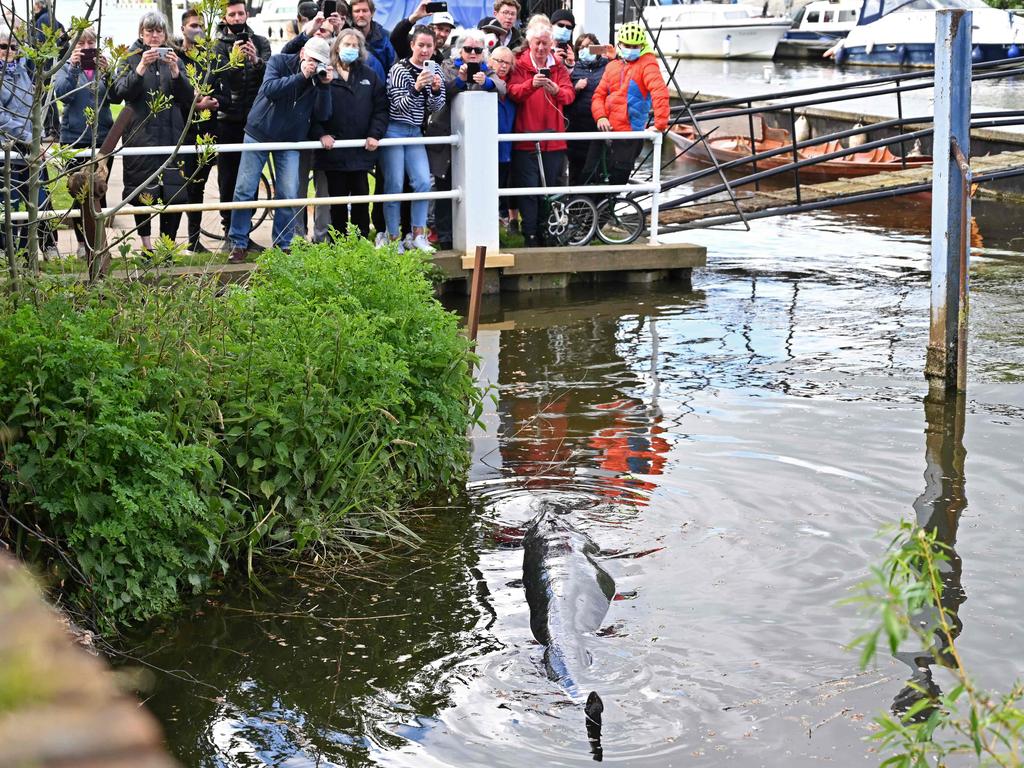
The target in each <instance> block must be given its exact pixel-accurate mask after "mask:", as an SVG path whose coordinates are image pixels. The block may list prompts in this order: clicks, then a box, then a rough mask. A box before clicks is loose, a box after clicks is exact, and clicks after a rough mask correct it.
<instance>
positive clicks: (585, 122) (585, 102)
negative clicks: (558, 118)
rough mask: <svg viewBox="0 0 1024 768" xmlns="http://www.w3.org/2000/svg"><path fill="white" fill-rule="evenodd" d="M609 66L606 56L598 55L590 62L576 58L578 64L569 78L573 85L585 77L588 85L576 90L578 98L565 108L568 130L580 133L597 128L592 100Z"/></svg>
mask: <svg viewBox="0 0 1024 768" xmlns="http://www.w3.org/2000/svg"><path fill="white" fill-rule="evenodd" d="M607 66H608V59H606V58H605V57H604V56H598V57H597V58H596V59H595V60H594V61H592V62H591V63H590V64H584V63H583V62H582V61H580V60H579V59H577V60H576V66H575V67H573V68H572V72H570V73H569V79H570V80H572V84H573V86H575V85H576V81H577V80H583V79H585V80H586V81H587V87H586V88H584V89H583V90H582V91H576V98H575V99H574V100H573V102H572V104H570V105H569V106H567V107H566V108H565V122H566V123H568V127H567V128H566V130H569V131H577V132H579V133H586V132H589V131H596V130H597V122H596V121H595V120H594V116H593V114H591V112H590V102H591V101H592V100H593V98H594V91H596V90H597V84H598V83H600V82H601V77H602V75H604V68H605V67H607Z"/></svg>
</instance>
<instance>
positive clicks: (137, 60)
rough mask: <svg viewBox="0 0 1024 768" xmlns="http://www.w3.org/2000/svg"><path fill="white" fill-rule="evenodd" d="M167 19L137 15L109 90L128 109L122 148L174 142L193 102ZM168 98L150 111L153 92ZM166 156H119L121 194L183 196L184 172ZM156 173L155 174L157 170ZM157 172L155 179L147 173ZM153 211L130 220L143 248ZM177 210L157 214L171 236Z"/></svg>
mask: <svg viewBox="0 0 1024 768" xmlns="http://www.w3.org/2000/svg"><path fill="white" fill-rule="evenodd" d="M168 37H169V35H168V28H167V19H165V18H164V15H163V14H162V13H159V12H157V11H149V12H147V13H145V14H143V16H142V18H141V19H140V20H139V39H138V40H136V41H135V42H134V43H133V44H132V46H131V48H129V49H128V55H127V56H126V57H125V60H124V63H123V64H122V66H121V69H120V70H119V71H118V74H117V77H116V78H115V80H114V87H113V89H112V95H113V98H114V99H115V100H117V101H124V103H125V105H126V106H128V107H131V109H132V119H131V121H130V122H129V123H128V125H127V126H126V127H125V131H124V138H123V139H122V145H123V146H126V147H157V146H173V145H175V144H177V143H178V140H179V139H180V138H181V136H182V134H183V133H184V132H185V115H187V114H188V113H189V110H190V109H191V107H192V101H193V100H194V99H195V92H194V91H193V90H192V86H191V84H190V83H189V81H188V77H187V75H186V74H185V63H184V62H183V61H182V55H179V53H178V52H176V51H175V50H174V49H173V48H169V47H167V43H168ZM154 93H159V94H163V95H164V96H167V97H169V98H170V99H171V100H172V102H173V107H172V108H171V109H161V110H159V111H157V112H153V111H152V110H151V109H150V104H152V103H153V94H154ZM169 159H170V155H133V156H129V157H125V158H124V166H123V167H124V188H125V199H126V200H133V201H136V202H138V201H139V199H140V198H142V197H148V198H151V199H152V200H154V201H156V200H160V201H162V202H164V203H171V202H175V203H181V202H184V201H185V177H184V176H183V175H182V173H181V169H180V168H179V167H178V164H177V163H175V162H173V161H172V162H168V160H169ZM158 172H159V173H158ZM154 173H158V175H157V176H156V178H151V177H152V176H153V174H154ZM152 219H153V214H146V213H138V214H135V225H136V228H137V231H138V234H139V236H140V238H141V239H142V247H143V248H144V249H146V250H151V249H152V247H153V241H152V238H151V234H152V224H151V221H152ZM180 222H181V214H180V213H161V214H160V234H162V235H167V237H169V238H171V239H172V240H173V239H174V238H175V237H176V236H177V233H178V224H179V223H180Z"/></svg>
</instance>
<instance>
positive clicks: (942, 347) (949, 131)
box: [925, 10, 972, 396]
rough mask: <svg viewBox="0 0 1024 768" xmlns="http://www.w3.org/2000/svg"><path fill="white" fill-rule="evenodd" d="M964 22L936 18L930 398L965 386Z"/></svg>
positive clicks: (967, 107)
mask: <svg viewBox="0 0 1024 768" xmlns="http://www.w3.org/2000/svg"><path fill="white" fill-rule="evenodd" d="M971 21H972V14H971V12H970V11H964V10H943V11H936V13H935V144H934V148H933V150H932V156H933V158H934V162H933V166H932V167H933V175H932V279H931V285H932V289H931V323H930V330H929V336H928V357H927V362H926V364H925V377H926V378H927V379H928V383H929V388H930V390H931V391H932V393H933V395H934V396H941V393H943V392H947V391H950V390H953V391H956V390H959V391H961V392H962V391H965V390H966V386H967V365H966V362H967V307H968V290H967V268H968V258H969V257H968V253H969V251H968V248H969V246H970V220H971V214H970V184H971V179H970V166H969V164H968V162H967V158H968V157H970V121H971Z"/></svg>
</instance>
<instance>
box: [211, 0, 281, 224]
mask: <svg viewBox="0 0 1024 768" xmlns="http://www.w3.org/2000/svg"><path fill="white" fill-rule="evenodd" d="M213 50H214V53H215V54H216V55H217V60H218V62H219V63H220V66H221V67H223V69H222V71H221V72H219V73H218V74H217V75H216V77H217V79H218V80H219V81H220V84H219V87H218V89H217V90H219V91H221V92H223V94H224V96H225V98H224V99H223V103H222V104H221V105H220V106H219V108H218V112H217V139H218V141H220V142H221V143H222V144H241V143H242V141H243V140H244V138H245V121H246V118H247V117H248V116H249V112H250V111H251V110H252V106H253V104H255V103H256V94H257V93H259V90H260V86H261V85H263V78H264V77H265V76H266V72H267V61H269V60H270V53H271V51H270V41H269V40H268V39H267V38H265V37H263V36H262V35H257V34H256V33H255V32H254V31H253V29H252V27H250V26H249V9H248V6H247V5H246V4H245V2H242V1H241V0H228V3H227V6H225V9H224V18H223V20H222V21H221V23H220V24H219V25H218V30H217V43H216V45H215V46H214V49H213ZM234 51H237V52H238V53H237V54H236V56H240V58H241V60H242V66H240V67H229V66H227V63H228V61H230V59H231V55H232V52H234ZM239 163H241V156H240V155H239V153H238V152H221V153H219V154H218V155H217V189H218V191H219V192H220V199H221V200H230V199H231V198H232V196H233V195H234V193H235V184H236V182H237V181H238V166H239ZM220 219H221V224H222V226H223V227H224V236H225V237H227V232H228V228H229V226H230V224H231V214H230V213H229V212H228V211H222V212H221V215H220Z"/></svg>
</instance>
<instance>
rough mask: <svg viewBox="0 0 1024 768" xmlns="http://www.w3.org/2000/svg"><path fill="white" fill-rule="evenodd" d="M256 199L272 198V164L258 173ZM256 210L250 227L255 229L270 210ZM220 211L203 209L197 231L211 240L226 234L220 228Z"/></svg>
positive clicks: (219, 238) (221, 237)
mask: <svg viewBox="0 0 1024 768" xmlns="http://www.w3.org/2000/svg"><path fill="white" fill-rule="evenodd" d="M256 199H257V200H273V199H274V169H273V166H272V165H270V164H268V165H267V167H266V168H265V169H264V170H263V173H262V174H261V175H260V184H259V187H257V189H256ZM222 202H230V201H222ZM254 210H255V211H256V212H255V214H253V219H252V229H251V230H250V231H255V230H256V228H257V227H259V226H260V224H262V223H263V222H264V221H266V219H267V216H269V215H270V214H271V213H272V211H271V209H270V208H256V209H254ZM220 217H221V212H220V210H219V209H218V210H209V211H203V218H202V222H201V223H200V225H199V231H200V233H201V234H202V235H203V236H204V237H208V238H211V239H212V240H221V239H223V238H224V236H225V235H226V234H227V233H226V232H224V231H223V230H222V228H221V218H220Z"/></svg>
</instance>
